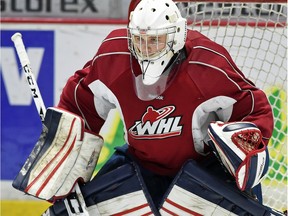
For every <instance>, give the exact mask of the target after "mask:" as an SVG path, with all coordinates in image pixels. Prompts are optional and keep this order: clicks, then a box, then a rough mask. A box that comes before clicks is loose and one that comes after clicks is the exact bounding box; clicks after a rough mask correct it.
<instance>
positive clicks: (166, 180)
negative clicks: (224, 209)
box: [97, 144, 262, 208]
mask: <svg viewBox="0 0 288 216" xmlns="http://www.w3.org/2000/svg"><path fill="white" fill-rule="evenodd" d="M132 161H134V162H135V159H134V158H133V157H132V156H131V155H130V154H129V152H128V145H127V144H126V145H124V146H121V147H116V151H115V153H114V154H113V155H112V157H111V158H110V159H109V160H108V161H107V162H106V164H105V165H104V166H103V167H102V168H101V170H100V171H99V172H98V174H97V176H101V175H103V174H105V173H108V172H110V171H112V170H114V169H116V168H117V167H119V166H122V165H124V164H127V163H131V162H132ZM136 163H137V161H136ZM137 164H138V166H139V169H140V172H141V175H142V178H143V180H144V182H145V185H146V187H147V190H148V192H149V194H150V196H151V198H152V200H153V202H154V204H155V207H156V208H158V207H159V206H160V205H161V204H162V202H163V195H164V194H165V193H166V192H167V189H168V188H169V186H170V184H171V182H172V181H173V179H174V177H175V176H172V177H171V176H161V175H157V174H155V173H153V172H151V171H149V170H147V169H144V168H143V167H141V166H140V165H139V163H137ZM200 165H201V167H202V168H204V169H205V170H207V172H209V173H210V174H212V175H213V176H215V177H217V178H219V179H222V180H224V181H226V182H230V183H231V184H232V185H236V183H235V180H234V179H233V177H231V175H230V174H229V173H226V172H225V169H224V168H223V167H222V166H221V164H220V163H219V162H218V160H217V158H216V157H215V156H214V154H211V156H209V157H208V158H205V160H203V161H201V164H200ZM245 193H247V195H249V196H251V197H254V198H255V199H257V200H258V202H259V203H261V204H262V190H261V185H260V184H259V185H257V186H256V187H254V188H253V190H252V191H246V192H245Z"/></svg>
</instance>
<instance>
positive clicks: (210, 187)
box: [160, 161, 283, 216]
mask: <svg viewBox="0 0 288 216" xmlns="http://www.w3.org/2000/svg"><path fill="white" fill-rule="evenodd" d="M171 212H172V213H174V214H176V215H211V216H212V215H215V216H216V215H223V216H224V215H257V216H266V215H267V216H268V215H277V216H280V215H283V214H281V213H280V212H276V211H274V210H272V209H270V208H268V207H266V206H264V205H261V204H260V203H259V202H257V201H255V200H254V199H252V198H250V197H248V196H247V195H246V194H244V193H242V192H240V191H239V190H238V189H237V188H236V186H233V185H231V184H228V183H227V182H225V181H222V180H220V179H218V178H217V177H215V176H214V175H211V174H210V173H208V172H207V171H206V170H204V169H203V168H202V167H200V166H199V165H198V164H197V163H196V162H194V161H188V162H187V163H186V164H185V165H184V167H183V168H182V169H181V171H180V172H179V174H178V175H177V176H176V178H175V179H174V182H173V184H172V185H171V188H170V189H169V190H168V192H167V194H166V195H165V197H164V201H163V204H162V207H161V209H160V214H161V215H170V213H171Z"/></svg>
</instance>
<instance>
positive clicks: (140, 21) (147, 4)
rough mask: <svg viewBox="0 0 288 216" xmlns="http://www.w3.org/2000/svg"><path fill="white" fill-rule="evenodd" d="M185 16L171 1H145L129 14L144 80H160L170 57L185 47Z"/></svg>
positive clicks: (131, 45)
mask: <svg viewBox="0 0 288 216" xmlns="http://www.w3.org/2000/svg"><path fill="white" fill-rule="evenodd" d="M186 34H187V23H186V19H184V18H183V17H182V16H181V13H180V11H179V9H178V7H177V6H176V4H175V3H174V2H173V1H172V0H142V1H140V3H139V4H138V5H137V6H136V8H135V10H134V11H132V12H131V14H130V22H129V26H128V35H129V49H130V51H131V53H132V54H133V55H134V56H135V58H136V59H137V60H138V63H139V65H140V68H141V72H142V74H141V82H142V83H143V85H146V86H151V85H154V84H155V83H156V82H158V81H159V79H160V78H161V75H162V74H163V73H164V72H165V69H166V68H167V66H168V64H169V62H170V60H171V59H172V57H173V56H174V54H176V53H177V52H178V51H179V50H181V49H182V48H183V47H184V44H185V40H186Z"/></svg>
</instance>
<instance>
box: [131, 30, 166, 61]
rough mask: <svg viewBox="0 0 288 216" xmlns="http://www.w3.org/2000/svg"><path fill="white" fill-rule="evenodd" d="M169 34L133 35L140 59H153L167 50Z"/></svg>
mask: <svg viewBox="0 0 288 216" xmlns="http://www.w3.org/2000/svg"><path fill="white" fill-rule="evenodd" d="M166 41H167V34H163V35H147V34H139V35H132V44H133V46H134V50H135V52H136V55H137V56H138V59H141V60H151V59H153V58H157V57H159V56H161V53H162V52H163V51H164V50H165V47H166Z"/></svg>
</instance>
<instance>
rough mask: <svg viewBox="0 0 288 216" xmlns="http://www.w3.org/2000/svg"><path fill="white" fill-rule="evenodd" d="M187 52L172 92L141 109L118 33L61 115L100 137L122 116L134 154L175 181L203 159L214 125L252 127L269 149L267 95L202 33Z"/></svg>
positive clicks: (71, 86)
mask: <svg viewBox="0 0 288 216" xmlns="http://www.w3.org/2000/svg"><path fill="white" fill-rule="evenodd" d="M185 50H186V54H187V58H186V59H185V60H184V61H183V63H182V64H181V66H180V69H179V71H178V72H177V75H176V76H175V77H174V80H173V82H172V84H171V85H170V86H169V87H168V88H167V89H166V90H165V92H164V93H163V94H161V95H160V96H159V97H157V98H156V99H154V100H151V101H142V100H140V99H139V98H138V97H137V95H136V94H135V91H134V87H133V78H132V72H131V66H130V60H131V56H130V52H129V50H128V38H127V29H118V30H115V31H112V32H111V33H110V34H109V35H108V37H107V38H106V39H105V40H104V41H103V42H102V44H101V46H100V47H99V50H98V52H97V54H96V55H95V57H94V58H93V59H92V60H90V61H89V62H87V64H86V65H85V66H84V68H83V69H81V70H79V71H77V72H76V73H75V74H74V76H72V77H71V78H70V79H69V80H68V82H67V84H66V86H65V88H64V90H63V92H62V95H61V98H60V102H59V107H62V108H64V109H67V110H69V111H71V112H74V113H76V114H78V115H81V116H82V117H83V118H84V119H85V121H86V123H87V127H88V128H89V129H90V130H92V131H93V132H96V133H98V132H99V130H100V128H101V126H102V125H103V123H104V122H105V119H106V118H107V114H108V112H109V110H110V109H113V108H117V109H118V111H119V113H120V115H121V118H122V120H123V124H124V130H125V131H124V132H125V133H124V136H125V139H126V141H127V143H128V145H129V150H130V152H131V153H132V154H133V155H134V156H135V157H136V158H137V159H138V160H139V162H140V163H141V165H142V166H144V167H146V168H147V169H149V170H152V171H154V172H156V173H159V174H163V175H174V174H176V173H177V172H178V170H179V169H180V167H181V166H182V165H183V163H184V162H185V161H187V160H188V159H194V160H199V159H203V158H205V155H206V153H207V152H206V150H207V147H206V144H205V140H207V139H208V136H207V127H208V124H209V122H211V121H215V120H221V121H224V122H227V121H250V122H253V123H255V124H256V125H257V126H258V127H259V128H260V130H261V131H262V134H263V137H264V138H263V139H264V142H265V143H266V144H267V142H268V139H269V138H270V136H271V134H272V129H273V117H272V111H271V107H270V105H269V103H268V100H267V98H266V96H265V94H264V93H263V92H262V91H261V90H259V89H258V88H256V87H255V86H254V84H253V83H252V82H251V81H249V80H247V79H246V78H245V77H244V75H243V73H242V72H241V71H240V70H239V69H238V68H237V66H236V65H235V63H234V62H233V60H232V59H231V57H230V55H229V54H228V53H227V51H226V50H225V49H224V48H223V47H222V46H219V45H218V44H216V43H214V42H212V41H211V40H209V39H208V38H206V37H205V36H203V35H202V34H200V33H199V32H197V31H192V30H188V35H187V41H186V44H185ZM133 61H136V60H135V59H133Z"/></svg>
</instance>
